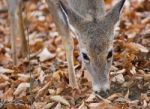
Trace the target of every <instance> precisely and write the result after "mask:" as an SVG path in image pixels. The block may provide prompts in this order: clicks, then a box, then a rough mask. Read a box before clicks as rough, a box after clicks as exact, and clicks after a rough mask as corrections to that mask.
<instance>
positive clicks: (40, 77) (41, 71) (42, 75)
mask: <svg viewBox="0 0 150 109" xmlns="http://www.w3.org/2000/svg"><path fill="white" fill-rule="evenodd" d="M37 72H38V74H39V75H40V76H39V78H38V79H39V80H40V83H41V84H43V82H44V79H45V73H44V71H43V70H42V69H41V67H39V68H38V69H37Z"/></svg>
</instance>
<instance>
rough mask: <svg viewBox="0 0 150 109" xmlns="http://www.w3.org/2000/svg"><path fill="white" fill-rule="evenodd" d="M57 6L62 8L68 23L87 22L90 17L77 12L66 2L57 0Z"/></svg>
mask: <svg viewBox="0 0 150 109" xmlns="http://www.w3.org/2000/svg"><path fill="white" fill-rule="evenodd" d="M59 4H60V5H59V6H60V8H61V10H62V12H63V13H64V14H65V15H66V17H67V18H68V19H67V20H68V21H69V22H70V23H75V24H78V23H82V22H89V21H91V19H89V18H86V17H84V16H82V15H80V14H78V13H76V12H75V11H74V10H73V9H72V8H70V6H69V5H68V4H67V5H66V4H64V3H63V2H62V1H59Z"/></svg>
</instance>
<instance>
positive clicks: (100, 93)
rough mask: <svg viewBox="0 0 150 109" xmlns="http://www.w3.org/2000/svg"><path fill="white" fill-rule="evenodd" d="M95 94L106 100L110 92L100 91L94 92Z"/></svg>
mask: <svg viewBox="0 0 150 109" xmlns="http://www.w3.org/2000/svg"><path fill="white" fill-rule="evenodd" d="M95 94H97V95H100V96H101V97H104V98H107V97H108V96H109V94H110V90H109V89H107V90H106V91H103V90H102V91H100V92H98V91H95Z"/></svg>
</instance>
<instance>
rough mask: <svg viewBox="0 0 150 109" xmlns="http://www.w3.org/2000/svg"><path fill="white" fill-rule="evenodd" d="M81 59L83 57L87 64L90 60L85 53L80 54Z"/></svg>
mask: <svg viewBox="0 0 150 109" xmlns="http://www.w3.org/2000/svg"><path fill="white" fill-rule="evenodd" d="M82 57H83V59H84V61H85V62H87V63H88V62H90V58H89V56H88V55H87V54H86V53H82Z"/></svg>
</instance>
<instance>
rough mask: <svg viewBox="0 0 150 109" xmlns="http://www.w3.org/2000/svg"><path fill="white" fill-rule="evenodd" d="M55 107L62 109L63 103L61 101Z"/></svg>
mask: <svg viewBox="0 0 150 109" xmlns="http://www.w3.org/2000/svg"><path fill="white" fill-rule="evenodd" d="M54 109H62V106H61V104H60V103H58V104H57V105H56V107H55V108H54Z"/></svg>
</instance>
